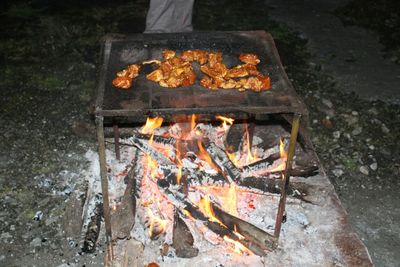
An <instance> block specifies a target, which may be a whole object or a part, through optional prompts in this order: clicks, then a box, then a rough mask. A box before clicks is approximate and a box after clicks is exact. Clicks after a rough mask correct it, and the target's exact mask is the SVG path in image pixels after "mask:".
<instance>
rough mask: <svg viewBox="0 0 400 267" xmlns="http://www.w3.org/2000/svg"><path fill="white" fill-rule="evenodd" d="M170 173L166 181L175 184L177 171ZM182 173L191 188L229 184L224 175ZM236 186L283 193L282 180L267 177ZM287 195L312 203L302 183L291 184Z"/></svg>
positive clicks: (271, 192)
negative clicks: (307, 197) (185, 174)
mask: <svg viewBox="0 0 400 267" xmlns="http://www.w3.org/2000/svg"><path fill="white" fill-rule="evenodd" d="M168 171H169V172H168V173H167V172H165V174H166V175H165V177H166V178H165V179H166V180H167V181H168V182H169V183H170V184H174V183H175V181H174V180H172V179H175V177H174V175H173V173H175V172H176V170H173V169H168ZM182 173H187V179H185V180H184V181H187V183H188V185H189V186H199V185H213V186H224V185H225V184H226V182H227V181H226V179H225V177H224V176H222V174H220V173H215V174H210V173H206V172H205V171H202V170H199V169H189V168H183V169H182ZM236 185H238V186H239V188H242V189H246V190H250V191H254V190H260V191H262V192H264V193H270V194H280V193H281V179H271V178H269V177H265V176H261V177H254V176H249V177H245V178H243V179H241V180H239V181H238V182H237V183H236ZM255 193H259V192H255ZM287 194H288V195H290V196H292V197H294V198H297V199H300V200H302V201H305V202H307V203H310V201H308V200H307V199H305V198H304V197H305V196H307V195H308V190H307V187H306V186H302V185H301V184H300V183H293V184H290V185H289V188H288V191H287Z"/></svg>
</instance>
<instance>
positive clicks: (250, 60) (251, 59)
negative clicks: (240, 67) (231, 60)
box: [239, 53, 260, 65]
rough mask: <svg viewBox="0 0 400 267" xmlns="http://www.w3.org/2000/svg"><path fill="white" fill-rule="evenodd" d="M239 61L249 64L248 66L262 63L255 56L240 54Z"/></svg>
mask: <svg viewBox="0 0 400 267" xmlns="http://www.w3.org/2000/svg"><path fill="white" fill-rule="evenodd" d="M239 59H240V61H242V62H243V63H247V64H251V65H257V64H258V63H260V59H259V58H258V56H257V55H255V54H247V53H242V54H240V56H239Z"/></svg>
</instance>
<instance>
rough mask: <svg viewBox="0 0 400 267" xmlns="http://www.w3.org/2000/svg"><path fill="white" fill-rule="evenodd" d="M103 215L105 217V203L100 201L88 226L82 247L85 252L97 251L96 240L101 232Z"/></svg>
mask: <svg viewBox="0 0 400 267" xmlns="http://www.w3.org/2000/svg"><path fill="white" fill-rule="evenodd" d="M101 217H103V203H98V204H97V205H96V207H95V209H94V214H93V215H92V217H91V218H90V222H89V224H88V227H87V231H86V234H85V239H84V241H83V247H82V251H83V252H86V253H93V252H95V250H96V242H97V239H98V238H99V234H100V225H101Z"/></svg>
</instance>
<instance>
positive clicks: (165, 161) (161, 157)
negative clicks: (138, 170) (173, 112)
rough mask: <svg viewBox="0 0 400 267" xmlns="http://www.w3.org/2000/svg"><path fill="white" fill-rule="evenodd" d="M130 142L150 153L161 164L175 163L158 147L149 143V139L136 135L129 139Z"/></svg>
mask: <svg viewBox="0 0 400 267" xmlns="http://www.w3.org/2000/svg"><path fill="white" fill-rule="evenodd" d="M129 142H130V143H131V144H132V145H134V146H135V147H137V148H138V149H140V150H141V151H143V152H144V153H146V154H147V155H149V156H150V157H152V158H153V159H155V160H157V161H158V162H159V163H160V164H169V165H171V164H173V163H172V161H171V160H170V159H169V158H167V157H166V156H164V155H163V154H162V153H161V152H159V151H158V150H157V149H156V148H154V147H153V146H151V145H150V144H148V141H147V140H142V139H139V138H137V137H136V136H132V137H131V138H130V139H129Z"/></svg>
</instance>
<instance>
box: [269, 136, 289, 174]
mask: <svg viewBox="0 0 400 267" xmlns="http://www.w3.org/2000/svg"><path fill="white" fill-rule="evenodd" d="M279 154H280V157H281V162H280V163H279V165H278V166H276V167H274V168H272V169H270V170H269V172H278V171H283V170H285V168H286V160H287V156H288V153H287V151H286V150H285V142H284V141H283V138H281V139H280V140H279Z"/></svg>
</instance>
